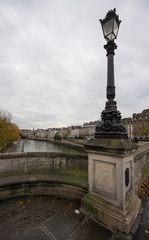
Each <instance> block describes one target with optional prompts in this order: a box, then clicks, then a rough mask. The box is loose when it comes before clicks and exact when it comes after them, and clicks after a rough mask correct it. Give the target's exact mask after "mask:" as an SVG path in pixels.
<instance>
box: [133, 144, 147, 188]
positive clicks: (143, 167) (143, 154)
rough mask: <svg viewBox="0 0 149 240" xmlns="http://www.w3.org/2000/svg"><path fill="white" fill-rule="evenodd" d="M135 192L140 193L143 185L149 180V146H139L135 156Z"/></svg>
mask: <svg viewBox="0 0 149 240" xmlns="http://www.w3.org/2000/svg"><path fill="white" fill-rule="evenodd" d="M134 176H135V191H136V192H137V191H138V188H139V187H140V185H141V183H142V182H143V181H144V180H146V179H147V178H148V179H149V144H148V143H147V144H144V145H142V146H139V148H138V150H137V151H136V152H135V154H134Z"/></svg>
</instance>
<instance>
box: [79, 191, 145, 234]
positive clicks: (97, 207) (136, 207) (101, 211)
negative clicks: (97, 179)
mask: <svg viewBox="0 0 149 240" xmlns="http://www.w3.org/2000/svg"><path fill="white" fill-rule="evenodd" d="M140 209H141V200H140V199H139V198H138V197H137V196H134V197H132V198H131V200H130V203H129V204H128V207H127V208H126V209H125V210H124V209H122V208H120V207H117V206H115V205H113V204H112V203H109V202H107V201H105V200H103V199H101V198H100V197H97V196H94V195H91V194H87V195H85V197H84V198H83V199H82V204H81V211H82V212H83V213H84V214H90V215H91V217H92V218H93V219H94V220H96V221H98V222H99V224H102V225H103V224H104V225H105V227H107V228H108V229H110V230H111V231H113V232H115V230H118V231H121V232H123V233H125V234H129V233H130V231H131V229H132V227H133V224H134V222H135V219H136V217H137V215H138V213H139V211H140Z"/></svg>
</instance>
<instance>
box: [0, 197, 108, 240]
mask: <svg viewBox="0 0 149 240" xmlns="http://www.w3.org/2000/svg"><path fill="white" fill-rule="evenodd" d="M79 206H80V202H79V201H71V200H65V199H60V198H56V197H49V196H44V197H43V196H42V197H40V196H36V197H22V198H21V197H20V198H15V199H10V200H7V201H1V202H0V240H49V239H50V240H90V239H93V240H109V239H111V237H112V233H111V232H110V231H108V230H106V229H105V228H103V227H101V226H99V225H98V224H97V223H95V222H93V221H91V220H90V219H89V218H88V217H85V216H84V215H83V214H81V213H80V214H76V213H75V209H78V208H79Z"/></svg>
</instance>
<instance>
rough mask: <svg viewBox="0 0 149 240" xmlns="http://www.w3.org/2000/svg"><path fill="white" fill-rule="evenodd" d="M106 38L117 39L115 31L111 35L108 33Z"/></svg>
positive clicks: (108, 39)
mask: <svg viewBox="0 0 149 240" xmlns="http://www.w3.org/2000/svg"><path fill="white" fill-rule="evenodd" d="M106 39H107V41H110V40H114V39H115V35H114V33H110V34H109V35H107V36H106Z"/></svg>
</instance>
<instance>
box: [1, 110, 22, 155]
mask: <svg viewBox="0 0 149 240" xmlns="http://www.w3.org/2000/svg"><path fill="white" fill-rule="evenodd" d="M19 137H20V132H19V128H18V126H17V125H16V124H14V123H12V122H11V114H10V113H9V112H4V111H2V110H0V151H2V150H4V149H5V148H6V147H8V146H10V145H11V144H12V143H13V142H14V141H17V140H18V139H19Z"/></svg>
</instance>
